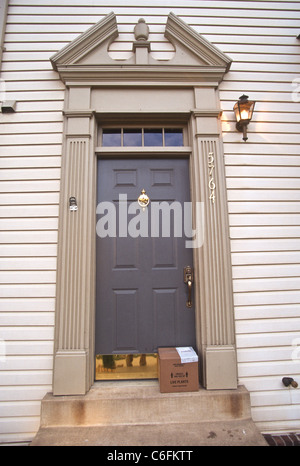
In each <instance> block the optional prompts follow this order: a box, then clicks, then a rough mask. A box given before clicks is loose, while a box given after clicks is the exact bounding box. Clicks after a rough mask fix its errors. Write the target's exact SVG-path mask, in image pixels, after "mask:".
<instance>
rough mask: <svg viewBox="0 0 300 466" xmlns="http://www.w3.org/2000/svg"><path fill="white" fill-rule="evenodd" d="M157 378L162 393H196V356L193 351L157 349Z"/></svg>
mask: <svg viewBox="0 0 300 466" xmlns="http://www.w3.org/2000/svg"><path fill="white" fill-rule="evenodd" d="M158 378H159V386H160V391H161V392H162V393H174V392H191V391H197V390H198V389H199V380H198V356H197V354H196V353H195V351H194V349H193V348H191V347H180V348H158Z"/></svg>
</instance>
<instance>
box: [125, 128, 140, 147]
mask: <svg viewBox="0 0 300 466" xmlns="http://www.w3.org/2000/svg"><path fill="white" fill-rule="evenodd" d="M123 145H124V146H127V147H128V146H141V145H142V130H141V129H124V131H123Z"/></svg>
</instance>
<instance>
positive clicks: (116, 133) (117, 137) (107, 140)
mask: <svg viewBox="0 0 300 466" xmlns="http://www.w3.org/2000/svg"><path fill="white" fill-rule="evenodd" d="M102 146H105V147H114V146H121V129H104V130H103V132H102Z"/></svg>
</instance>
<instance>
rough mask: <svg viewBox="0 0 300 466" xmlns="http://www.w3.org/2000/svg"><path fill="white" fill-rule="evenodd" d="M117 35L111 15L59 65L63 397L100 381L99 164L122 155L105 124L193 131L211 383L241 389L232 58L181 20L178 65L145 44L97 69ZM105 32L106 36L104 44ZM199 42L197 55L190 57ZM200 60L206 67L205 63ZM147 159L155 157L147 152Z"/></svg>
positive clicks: (200, 314) (201, 346)
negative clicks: (228, 95)
mask: <svg viewBox="0 0 300 466" xmlns="http://www.w3.org/2000/svg"><path fill="white" fill-rule="evenodd" d="M116 32H117V26H116V18H115V16H114V14H110V15H107V17H105V18H104V20H102V21H100V22H99V23H97V24H96V25H95V26H94V27H93V28H91V29H90V30H89V31H87V33H85V34H83V35H82V36H81V37H80V38H79V39H75V40H74V41H73V42H72V43H71V44H70V45H68V46H67V47H65V48H64V49H63V50H62V51H60V52H58V53H57V54H56V55H55V56H54V57H52V59H51V61H52V64H53V67H54V69H56V70H57V71H58V72H59V74H60V77H61V79H62V80H63V81H64V82H65V84H66V91H65V109H64V112H63V113H64V132H63V153H62V171H61V196H60V211H59V234H58V264H57V296H56V320H55V348H54V371H53V393H54V395H76V394H84V393H86V392H87V391H88V390H89V388H90V387H91V385H92V384H93V382H94V366H95V364H94V338H95V337H94V335H95V284H96V283H95V282H96V254H95V243H96V174H97V157H98V156H109V155H110V156H113V155H114V154H115V152H116V151H115V148H111V149H110V148H102V147H100V146H99V145H98V139H97V127H98V125H101V122H105V123H107V122H118V121H120V119H124V120H125V119H130V118H131V119H132V120H133V121H134V120H135V121H139V122H142V121H155V122H156V123H160V122H161V123H162V124H163V123H164V122H166V121H168V122H173V123H174V124H176V123H180V124H183V123H184V124H185V125H186V126H187V132H188V138H189V145H188V146H185V147H183V148H178V154H180V155H181V156H182V155H185V156H189V159H190V183H191V200H192V203H193V205H194V206H196V205H197V202H199V203H202V204H201V205H202V206H203V209H202V214H201V216H199V215H196V223H197V222H198V227H199V231H200V230H201V228H202V226H203V227H204V228H203V231H204V238H203V244H202V245H201V247H198V248H195V249H194V250H193V254H194V269H195V277H197V279H196V280H195V282H194V285H195V286H194V292H195V317H196V340H197V351H198V354H199V360H200V374H201V383H202V384H203V386H204V387H206V388H207V389H223V388H224V389H229V388H236V387H237V363H236V349H235V330H234V316H233V293H232V278H231V260H230V244H229V227H228V213H227V200H226V185H225V167H224V157H223V152H222V141H221V127H220V119H219V116H220V113H221V110H220V104H219V95H218V85H219V83H220V81H221V80H222V78H223V75H224V73H225V72H226V71H227V70H228V67H229V65H230V60H229V59H228V57H226V56H225V55H224V54H222V52H220V51H218V49H216V48H215V47H214V46H213V45H212V44H209V43H208V42H207V41H205V39H203V38H202V37H201V36H200V35H195V33H194V31H193V30H192V29H191V28H190V27H189V26H187V25H186V24H185V23H184V22H183V21H182V20H179V18H177V17H176V16H175V15H173V14H172V13H171V14H170V15H169V17H168V22H167V26H166V37H168V38H169V40H171V39H172V40H173V43H174V44H175V46H176V51H178V59H176V56H175V59H173V60H171V61H170V63H156V64H153V63H152V62H153V59H151V57H150V56H149V50H150V47H149V46H148V43H147V44H146V45H145V47H142V46H141V45H142V44H141V43H139V44H138V47H137V48H134V50H135V51H137V50H138V54H136V61H135V62H134V63H132V62H131V61H129V62H128V64H126V63H125V64H124V63H123V64H117V63H110V62H109V63H107V62H105V60H106V59H105V60H104V62H105V64H104V65H103V66H100V67H99V63H95V64H93V62H92V64H91V63H90V61H91V60H93V53H94V50H95V43H97V47H98V49H97V54H96V55H95V57H97V59H98V58H99V53H100V56H101V50H102V51H103V54H104V53H106V55H107V46H108V42H109V41H110V42H111V41H112V40H113V39H114V38H115V37H116ZM100 33H101V34H100ZM95 34H98V35H99V40H98V42H96V41H95ZM100 36H101V37H100ZM100 38H101V40H100ZM101 41H102V42H101ZM191 43H193V47H192V48H189V49H188V47H190V44H191ZM89 47H90V48H89ZM197 47H198V49H197V50H196V48H197ZM87 50H88V51H90V54H89V55H87ZM99 50H100V52H99ZM195 50H196V51H197V56H195ZM83 51H84V54H83ZM183 51H184V52H187V53H186V54H185V55H184V56H186V57H187V59H186V61H185V62H184V63H181V62H180V60H181V57H182V56H183ZM204 52H205V53H204ZM176 53H177V52H176ZM106 55H105V56H106ZM86 57H87V58H86ZM91 57H92V58H91ZM199 57H200V58H199ZM207 57H208V58H207ZM145 58H147V60H148V61H147V62H146V63H145ZM196 58H197V60H199V64H198V65H195V60H196ZM95 59H96V58H95ZM81 60H82V61H81ZM189 60H190V62H191V63H190V62H189ZM204 60H206V61H207V63H204ZM111 62H113V61H112V60H111ZM149 73H150V74H149ZM136 149H140V148H136ZM129 152H130V154H131V156H132V154H133V153H134V149H133V148H130V149H129V150H128V149H127V148H122V150H120V151H119V152H118V154H119V155H120V156H124V157H125V158H126V155H129ZM143 152H144V154H145V156H146V155H147V149H146V148H145V150H144V151H143ZM154 152H155V156H157V157H160V156H163V157H166V156H167V155H168V153H169V155H170V156H171V153H173V154H174V148H171V149H169V150H168V149H167V148H162V149H161V148H160V149H155V150H153V148H150V149H148V155H149V154H150V153H151V154H152V155H153V153H154ZM212 196H213V197H212ZM70 197H75V198H76V202H77V206H78V209H77V210H75V211H74V210H70ZM195 213H196V212H195Z"/></svg>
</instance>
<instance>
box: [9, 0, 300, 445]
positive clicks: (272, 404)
mask: <svg viewBox="0 0 300 466" xmlns="http://www.w3.org/2000/svg"><path fill="white" fill-rule="evenodd" d="M97 3H98V4H97ZM161 3H162V2H161V1H158V0H151V1H150V0H140V1H138V2H137V1H134V0H131V1H130V0H119V1H115V0H103V1H101V2H100V1H99V2H95V1H94V0H43V1H41V0H10V2H9V9H8V18H7V27H6V36H5V51H4V53H3V65H2V74H1V79H2V80H4V81H5V88H6V98H7V99H16V100H17V112H16V113H15V114H11V115H1V116H0V121H1V123H2V126H1V141H0V165H1V170H2V171H1V177H2V181H1V185H0V215H1V217H2V220H1V227H0V241H1V243H2V244H1V256H2V257H3V260H2V261H1V271H0V282H1V285H0V286H1V294H0V303H1V312H0V325H2V327H1V330H0V338H1V339H2V340H0V341H4V342H5V349H6V357H5V358H3V357H2V358H1V355H0V367H1V370H2V372H1V376H0V400H1V401H0V442H1V441H2V442H9V441H12V442H16V441H29V440H30V439H31V438H32V437H33V435H34V433H35V432H36V430H37V429H38V426H39V404H40V400H41V398H42V397H43V396H44V394H45V393H46V392H47V391H51V380H52V379H51V378H52V352H53V332H54V298H55V270H56V247H57V222H58V202H59V189H60V156H61V141H62V114H61V110H62V108H63V99H64V86H63V84H62V83H61V81H60V80H59V78H58V75H57V73H55V72H54V71H52V68H51V65H50V62H49V57H50V56H51V55H53V54H54V53H55V52H56V51H58V50H60V49H61V48H62V47H63V46H64V45H65V44H67V43H68V42H70V41H71V40H73V39H74V38H75V37H77V36H78V34H80V33H82V32H84V31H85V30H86V29H87V28H88V27H90V26H92V25H93V24H95V23H96V22H97V21H99V20H100V19H101V18H102V17H103V16H104V15H106V14H108V13H109V12H110V11H114V12H115V13H116V15H117V21H118V28H119V32H120V35H119V37H118V38H117V40H116V41H115V42H114V43H113V44H112V45H111V47H110V54H111V56H112V57H113V58H126V57H128V56H129V55H130V54H131V45H132V41H133V39H134V36H133V27H134V25H135V24H136V23H137V21H138V19H139V18H140V17H144V18H145V20H146V21H147V23H148V25H149V27H150V37H149V39H150V40H151V42H152V50H153V56H154V57H156V58H159V59H162V58H164V59H165V58H170V57H171V56H172V46H171V45H170V44H169V43H168V42H167V40H166V39H165V38H164V35H163V33H164V28H165V23H166V20H167V15H168V14H169V12H170V11H173V12H174V13H175V14H177V15H178V16H179V17H181V18H182V19H183V20H184V21H186V22H187V23H188V24H189V25H191V26H192V27H194V28H195V30H196V31H198V32H199V33H201V34H203V35H204V37H205V38H207V39H208V40H210V41H211V42H212V43H213V44H215V45H216V46H217V47H219V48H220V49H221V50H222V51H223V52H225V53H227V54H228V55H229V56H230V57H231V58H232V59H233V60H234V62H233V63H232V66H231V69H230V71H229V72H228V73H227V74H226V76H225V80H224V81H223V83H222V84H221V88H220V99H221V106H222V109H223V115H222V129H223V138H224V157H225V163H226V178H227V194H228V205H229V221H230V238H231V248H232V265H233V286H234V302H235V318H236V334H237V346H238V369H239V382H240V383H241V384H245V385H246V387H247V388H248V389H249V390H250V392H251V400H252V407H253V411H252V412H253V418H254V420H255V421H256V422H257V424H258V426H259V428H260V429H261V430H263V431H269V432H272V431H279V430H287V431H300V398H299V393H300V392H299V391H298V390H295V389H292V388H291V389H287V388H285V387H284V386H283V385H282V383H281V379H282V377H283V376H286V375H291V376H293V377H294V378H295V379H296V380H298V382H300V354H299V353H300V351H298V352H297V348H298V347H299V344H300V341H299V339H300V313H299V307H300V306H299V302H300V291H299V289H300V281H299V275H300V274H299V270H300V215H299V211H300V194H299V193H300V190H299V188H300V179H299V175H300V173H299V161H300V155H299V154H300V135H299V134H300V133H299V129H300V103H299V102H294V101H293V98H292V97H293V95H294V96H295V90H296V88H295V86H293V85H292V82H293V80H294V79H295V78H299V76H300V41H299V40H297V39H296V36H297V35H298V34H299V33H300V22H299V19H300V4H299V2H298V1H295V0H293V1H281V2H280V1H271V0H266V1H253V0H252V1H240V0H239V1H229V2H224V1H206V0H204V1H198V0H188V1H186V0H185V1H183V0H165V1H164V2H163V5H162V4H161ZM293 91H294V94H293ZM242 93H246V94H248V95H249V96H250V98H253V99H255V100H256V101H257V103H256V107H255V113H254V118H253V121H252V122H251V124H250V126H249V140H248V141H247V143H246V144H245V143H243V142H242V141H241V134H240V133H238V132H236V130H235V122H234V118H233V112H232V107H233V104H234V102H235V101H236V100H237V99H238V97H239V96H240V95H241V94H242Z"/></svg>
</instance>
